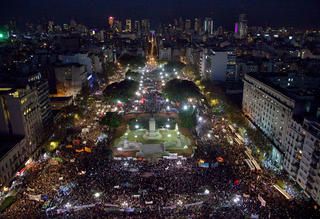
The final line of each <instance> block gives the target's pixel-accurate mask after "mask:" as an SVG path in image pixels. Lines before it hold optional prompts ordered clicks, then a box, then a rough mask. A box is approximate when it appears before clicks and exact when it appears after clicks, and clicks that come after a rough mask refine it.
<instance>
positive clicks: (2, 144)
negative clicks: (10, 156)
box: [0, 135, 24, 160]
mask: <svg viewBox="0 0 320 219" xmlns="http://www.w3.org/2000/svg"><path fill="white" fill-rule="evenodd" d="M23 138H24V136H10V135H0V160H1V159H2V157H3V156H4V155H6V154H7V153H8V152H9V151H10V150H11V149H12V148H14V146H16V145H17V144H18V143H19V142H20V141H21V140H22V139H23Z"/></svg>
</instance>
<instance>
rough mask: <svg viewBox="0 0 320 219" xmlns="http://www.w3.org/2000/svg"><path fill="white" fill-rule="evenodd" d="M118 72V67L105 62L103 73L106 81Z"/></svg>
mask: <svg viewBox="0 0 320 219" xmlns="http://www.w3.org/2000/svg"><path fill="white" fill-rule="evenodd" d="M117 70H118V66H117V65H116V64H115V63H113V62H107V63H105V64H104V72H105V77H106V79H109V78H110V77H112V76H114V75H115V74H116V72H117Z"/></svg>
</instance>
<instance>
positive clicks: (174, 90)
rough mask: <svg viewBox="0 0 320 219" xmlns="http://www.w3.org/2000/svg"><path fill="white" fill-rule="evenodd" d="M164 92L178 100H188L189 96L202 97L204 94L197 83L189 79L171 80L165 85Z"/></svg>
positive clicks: (170, 97)
mask: <svg viewBox="0 0 320 219" xmlns="http://www.w3.org/2000/svg"><path fill="white" fill-rule="evenodd" d="M163 92H164V94H165V96H166V97H167V98H169V99H170V100H172V101H177V102H183V101H187V100H188V98H196V99H201V98H202V94H201V93H200V90H199V88H198V87H197V85H195V83H193V82H192V81H188V80H179V79H173V80H170V81H168V82H167V84H166V86H165V87H164V90H163Z"/></svg>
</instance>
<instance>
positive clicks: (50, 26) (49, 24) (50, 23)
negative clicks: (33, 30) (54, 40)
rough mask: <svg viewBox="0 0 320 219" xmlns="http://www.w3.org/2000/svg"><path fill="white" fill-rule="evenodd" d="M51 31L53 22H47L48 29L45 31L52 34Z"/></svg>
mask: <svg viewBox="0 0 320 219" xmlns="http://www.w3.org/2000/svg"><path fill="white" fill-rule="evenodd" d="M53 29H54V22H53V21H49V22H48V29H47V31H48V32H49V33H50V32H53Z"/></svg>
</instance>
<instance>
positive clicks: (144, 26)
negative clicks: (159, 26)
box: [141, 19, 150, 33]
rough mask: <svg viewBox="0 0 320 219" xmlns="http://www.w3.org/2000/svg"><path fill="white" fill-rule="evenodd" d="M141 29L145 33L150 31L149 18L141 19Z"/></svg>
mask: <svg viewBox="0 0 320 219" xmlns="http://www.w3.org/2000/svg"><path fill="white" fill-rule="evenodd" d="M141 31H142V32H143V33H149V32H150V21H149V20H148V19H144V20H142V21H141Z"/></svg>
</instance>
